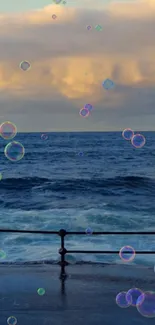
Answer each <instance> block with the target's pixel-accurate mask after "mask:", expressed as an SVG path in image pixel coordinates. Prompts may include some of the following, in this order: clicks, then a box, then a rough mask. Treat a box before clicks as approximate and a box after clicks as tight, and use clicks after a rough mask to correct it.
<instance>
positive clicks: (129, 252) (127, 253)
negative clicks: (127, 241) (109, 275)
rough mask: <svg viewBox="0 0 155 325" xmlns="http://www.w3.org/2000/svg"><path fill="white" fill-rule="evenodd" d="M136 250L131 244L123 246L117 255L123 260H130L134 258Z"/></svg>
mask: <svg viewBox="0 0 155 325" xmlns="http://www.w3.org/2000/svg"><path fill="white" fill-rule="evenodd" d="M135 255H136V252H135V250H134V248H133V247H131V246H124V247H122V248H121V249H120V252H119V256H120V258H121V260H122V261H123V262H131V261H133V260H134V258H135Z"/></svg>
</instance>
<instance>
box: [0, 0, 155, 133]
mask: <svg viewBox="0 0 155 325" xmlns="http://www.w3.org/2000/svg"><path fill="white" fill-rule="evenodd" d="M65 1H66V4H59V5H57V4H55V3H54V2H53V1H48V0H27V1H21V0H14V1H11V2H10V0H5V1H2V0H0V122H4V121H6V120H10V121H12V122H13V123H15V124H16V126H17V128H18V131H19V132H20V131H23V132H25V131H26V132H29V131H34V132H36V131H44V132H45V131H108V130H109V131H111V130H123V129H125V128H128V127H129V128H132V129H134V130H155V0H145V1H138V0H135V1H134V0H132V1H129V0H128V1H125V0H124V1H123V0H122V1H112V0H111V1H104V0H102V1H101V0H95V1H93V0H83V1H80V0H65ZM53 14H55V15H56V16H57V18H56V19H55V20H54V19H53V18H52V15H53ZM98 24H99V25H101V26H102V31H97V30H96V29H95V26H96V25H98ZM87 25H91V26H92V29H91V30H89V31H88V30H87V28H86V26H87ZM24 60H26V61H29V62H30V64H31V69H30V70H29V71H22V70H21V69H20V67H19V65H20V62H21V61H24ZM107 78H109V79H112V80H113V81H114V83H115V88H114V89H113V90H105V89H104V88H103V86H102V82H103V81H104V80H105V79H107ZM87 103H90V104H92V105H93V107H94V109H93V111H92V112H91V114H90V115H89V117H87V118H83V117H81V116H80V115H79V111H80V109H81V108H82V107H83V106H84V105H85V104H87Z"/></svg>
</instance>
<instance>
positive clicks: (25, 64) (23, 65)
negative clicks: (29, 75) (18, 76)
mask: <svg viewBox="0 0 155 325" xmlns="http://www.w3.org/2000/svg"><path fill="white" fill-rule="evenodd" d="M20 68H21V70H23V71H28V70H29V69H30V68H31V64H30V63H29V62H28V61H22V62H21V63H20Z"/></svg>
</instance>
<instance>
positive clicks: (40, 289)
mask: <svg viewBox="0 0 155 325" xmlns="http://www.w3.org/2000/svg"><path fill="white" fill-rule="evenodd" d="M37 293H38V295H39V296H43V295H44V294H45V289H44V288H39V289H38V290H37Z"/></svg>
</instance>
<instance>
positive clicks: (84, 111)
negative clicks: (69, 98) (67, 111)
mask: <svg viewBox="0 0 155 325" xmlns="http://www.w3.org/2000/svg"><path fill="white" fill-rule="evenodd" d="M79 114H80V116H82V117H88V116H89V110H88V109H87V108H81V109H80V112H79Z"/></svg>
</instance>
